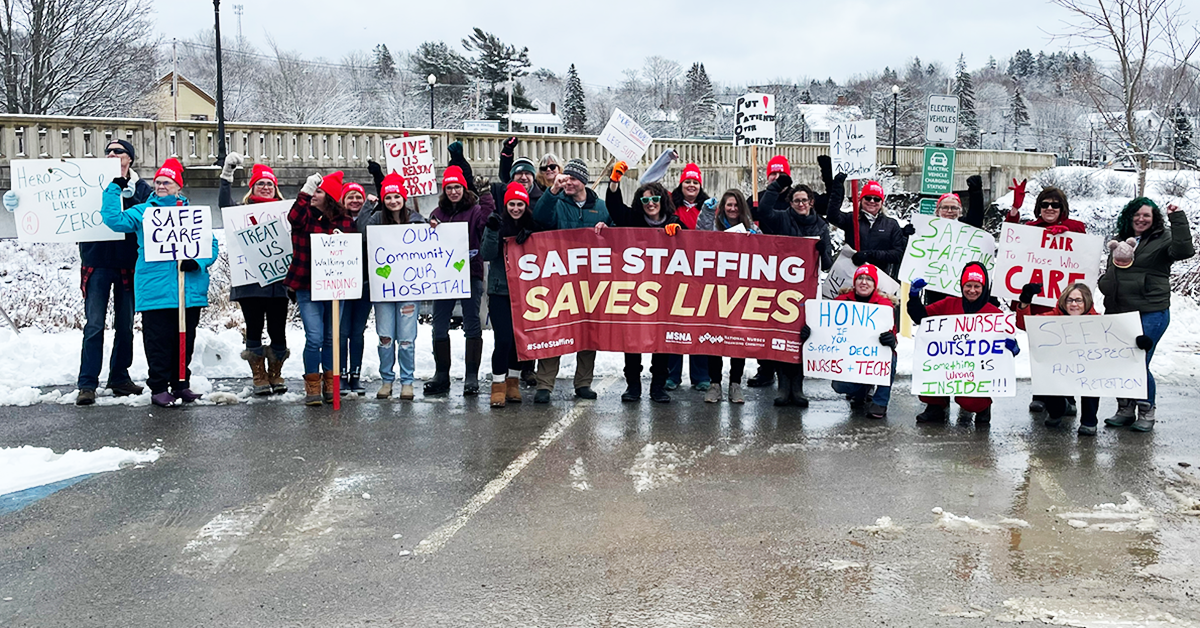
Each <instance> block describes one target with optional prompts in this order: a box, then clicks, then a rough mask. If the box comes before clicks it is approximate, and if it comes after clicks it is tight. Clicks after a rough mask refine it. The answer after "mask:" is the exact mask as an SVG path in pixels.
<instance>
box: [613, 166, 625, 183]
mask: <svg viewBox="0 0 1200 628" xmlns="http://www.w3.org/2000/svg"><path fill="white" fill-rule="evenodd" d="M628 170H629V164H627V163H625V162H623V161H618V162H617V163H615V164H613V168H612V177H611V178H612V182H613V183H620V182H621V177H623V176H625V173H626V172H627V171H628Z"/></svg>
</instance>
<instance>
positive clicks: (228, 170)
mask: <svg viewBox="0 0 1200 628" xmlns="http://www.w3.org/2000/svg"><path fill="white" fill-rule="evenodd" d="M241 167H242V156H241V155H239V154H237V153H229V154H228V155H226V156H225V165H224V166H223V167H222V168H221V178H222V179H224V180H226V181H228V182H230V183H233V171H234V170H237V169H238V168H241Z"/></svg>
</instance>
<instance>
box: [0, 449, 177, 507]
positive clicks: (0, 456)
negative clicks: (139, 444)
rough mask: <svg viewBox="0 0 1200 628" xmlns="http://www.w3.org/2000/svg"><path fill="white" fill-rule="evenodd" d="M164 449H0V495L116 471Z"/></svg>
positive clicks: (154, 456)
mask: <svg viewBox="0 0 1200 628" xmlns="http://www.w3.org/2000/svg"><path fill="white" fill-rule="evenodd" d="M161 454H162V451H161V450H159V449H150V450H146V451H127V450H125V449H120V448H117V447H104V448H101V449H97V450H96V451H81V450H79V449H72V450H69V451H66V452H63V453H61V454H56V453H54V451H53V450H51V449H49V448H46V447H30V446H28V445H26V446H24V447H4V448H0V495H7V494H9V493H15V492H17V491H23V490H25V489H27V488H32V487H35V486H42V485H45V484H51V483H54V482H59V481H61V480H66V479H70V478H74V477H79V476H81V475H89V474H92V473H101V472H104V471H116V470H117V469H120V468H121V467H123V466H132V465H142V464H148V463H151V462H154V461H155V460H158V457H159V455H161Z"/></svg>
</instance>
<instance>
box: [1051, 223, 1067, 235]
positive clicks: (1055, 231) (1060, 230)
mask: <svg viewBox="0 0 1200 628" xmlns="http://www.w3.org/2000/svg"><path fill="white" fill-rule="evenodd" d="M1046 231H1049V232H1050V234H1051V235H1062V234H1064V233H1066V232H1067V228H1066V227H1065V226H1063V225H1050V226H1049V227H1046Z"/></svg>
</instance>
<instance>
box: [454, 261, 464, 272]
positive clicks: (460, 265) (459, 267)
mask: <svg viewBox="0 0 1200 628" xmlns="http://www.w3.org/2000/svg"><path fill="white" fill-rule="evenodd" d="M466 263H467V260H465V259H460V260H458V261H457V262H454V270H457V271H459V272H462V269H463V266H465V265H466Z"/></svg>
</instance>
